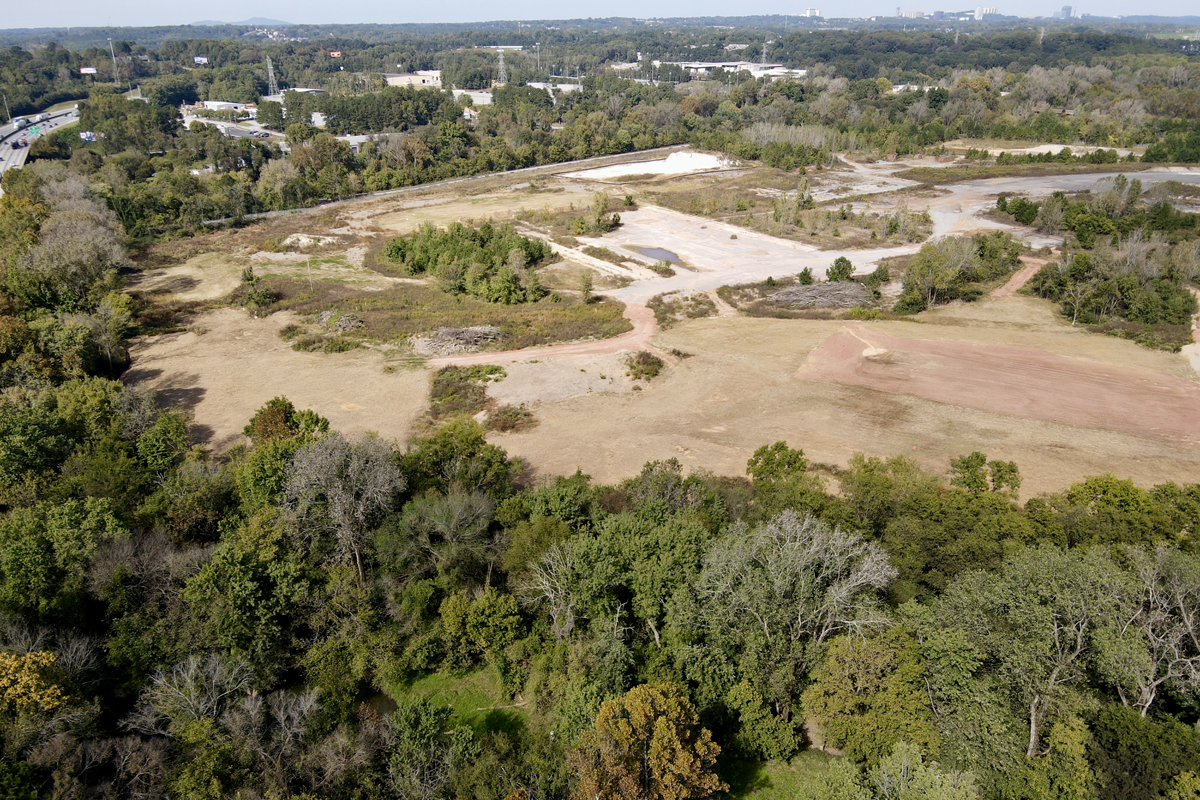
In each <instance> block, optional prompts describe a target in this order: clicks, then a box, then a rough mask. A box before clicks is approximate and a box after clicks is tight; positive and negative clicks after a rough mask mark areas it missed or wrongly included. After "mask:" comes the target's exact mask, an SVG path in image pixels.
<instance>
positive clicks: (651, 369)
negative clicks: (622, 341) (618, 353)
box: [625, 350, 666, 381]
mask: <svg viewBox="0 0 1200 800" xmlns="http://www.w3.org/2000/svg"><path fill="white" fill-rule="evenodd" d="M625 366H626V367H628V369H629V377H631V378H633V379H634V380H635V381H639V380H640V381H648V380H651V379H653V378H654V377H655V376H656V375H658V373H660V372H662V371H663V367H665V366H666V364H664V363H663V360H662V359H661V358H659V357H658V356H656V355H654V354H653V353H647V352H646V351H645V350H643V351H641V352H640V353H633V354H632V355H630V356H629V357H627V358H626V359H625Z"/></svg>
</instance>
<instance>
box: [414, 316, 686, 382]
mask: <svg viewBox="0 0 1200 800" xmlns="http://www.w3.org/2000/svg"><path fill="white" fill-rule="evenodd" d="M622 316H624V317H625V319H627V320H629V321H630V322H631V323H633V330H631V331H626V332H625V333H622V334H620V335H619V336H613V337H612V338H609V339H596V340H595V341H591V342H571V343H569V344H551V345H546V346H544V347H526V348H523V349H521V350H501V351H499V352H496V351H491V352H484V353H466V354H464V355H461V356H446V357H444V358H431V359H429V361H427V362H426V363H427V364H428V365H429V366H431V367H434V368H435V369H438V368H441V367H450V366H454V367H469V366H473V365H475V364H495V363H497V362H500V361H529V360H530V359H534V358H539V359H540V358H550V357H552V356H588V355H598V354H601V353H620V352H624V351H637V350H649V351H651V352H653V353H655V354H657V355H658V356H659V357H660V358H668V359H670V358H671V357H670V356H667V355H666V354H665V353H663V352H661V351H660V350H658V348H656V347H654V346H653V345H651V344H650V337H652V336H653V335H654V333H655V331H657V330H658V322H657V321H655V319H654V312H653V311H651V310H650V309H648V308H646V307H645V306H644V305H642V304H641V303H629V304H627V305H626V306H625V313H624V314H623V315H622Z"/></svg>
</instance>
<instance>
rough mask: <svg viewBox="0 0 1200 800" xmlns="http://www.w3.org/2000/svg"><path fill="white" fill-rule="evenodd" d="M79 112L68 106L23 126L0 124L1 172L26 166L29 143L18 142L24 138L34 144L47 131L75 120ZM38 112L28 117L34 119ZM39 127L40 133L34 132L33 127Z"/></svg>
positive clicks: (49, 131)
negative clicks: (18, 144)
mask: <svg viewBox="0 0 1200 800" xmlns="http://www.w3.org/2000/svg"><path fill="white" fill-rule="evenodd" d="M78 115H79V112H77V111H76V110H75V109H74V108H67V109H63V110H61V111H55V112H54V113H52V114H51V113H48V112H47V116H46V119H45V120H43V121H41V122H30V123H28V124H26V125H25V126H24V127H22V128H17V127H15V126H14V125H13V124H12V123H11V122H9V123H7V124H5V125H0V174H3V173H4V171H5V170H8V169H13V168H19V167H21V166H24V164H25V158H26V156H28V155H29V147H28V145H27V146H25V147H18V146H16V145H17V143H18V142H20V141H21V140H22V139H24V140H25V141H26V142H28V143H29V144H33V142H34V140H36V139H38V138H40V137H41V136H45V135H46V134H47V133H51V132H53V131H56V130H58V129H59V128H61V127H62V126H63V125H65V124H67V123H68V122H74V121H75V120H76V119H77V118H78ZM35 116H37V114H29V115H27V116H26V119H28V120H32V119H33V118H34V117H35ZM35 127H36V128H37V129H38V131H39V133H38V134H34V133H32V132H31V130H30V129H31V128H35Z"/></svg>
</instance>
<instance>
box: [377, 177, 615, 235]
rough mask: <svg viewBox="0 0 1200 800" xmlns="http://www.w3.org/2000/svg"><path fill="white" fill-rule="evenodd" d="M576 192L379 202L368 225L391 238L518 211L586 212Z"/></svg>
mask: <svg viewBox="0 0 1200 800" xmlns="http://www.w3.org/2000/svg"><path fill="white" fill-rule="evenodd" d="M576 189H577V190H576V191H569V190H564V191H558V192H555V191H548V192H536V193H530V194H523V193H513V192H500V193H493V194H485V195H479V196H476V197H468V198H453V197H449V198H421V199H414V200H409V201H408V202H405V203H403V204H402V205H401V204H399V203H397V202H396V201H395V200H392V201H383V202H382V203H381V206H382V207H381V209H380V211H379V212H378V213H377V215H376V216H374V217H373V218H372V219H371V224H372V225H374V226H376V227H378V228H381V229H383V230H384V231H385V232H386V233H387V234H388V235H392V236H395V235H396V234H408V233H412V232H413V231H415V230H416V229H417V228H419V227H421V226H422V225H424V224H426V223H429V224H432V225H437V226H439V227H440V226H445V225H449V224H450V223H451V222H466V221H468V220H473V219H474V220H481V221H482V220H485V219H502V218H509V217H512V216H513V215H514V214H516V213H517V212H518V211H521V210H530V211H534V210H539V209H543V208H548V209H550V210H552V211H557V210H561V209H565V208H569V207H570V206H571V205H574V206H575V207H576V208H579V209H586V208H588V207H589V206H590V204H591V197H590V195H588V194H586V193H585V192H583V191H582V189H581V188H578V187H576Z"/></svg>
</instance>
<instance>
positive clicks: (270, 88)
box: [267, 56, 279, 94]
mask: <svg viewBox="0 0 1200 800" xmlns="http://www.w3.org/2000/svg"><path fill="white" fill-rule="evenodd" d="M267 94H279V84H277V83H275V66H274V65H273V64H272V63H271V57H270V56H267Z"/></svg>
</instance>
